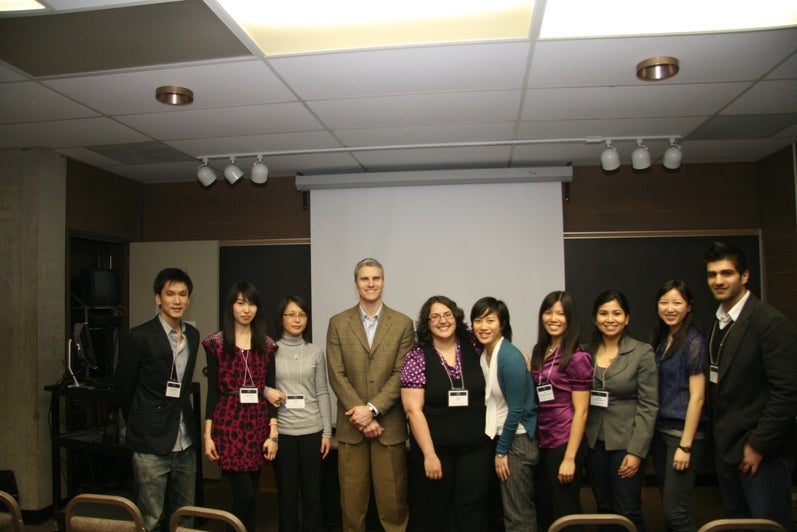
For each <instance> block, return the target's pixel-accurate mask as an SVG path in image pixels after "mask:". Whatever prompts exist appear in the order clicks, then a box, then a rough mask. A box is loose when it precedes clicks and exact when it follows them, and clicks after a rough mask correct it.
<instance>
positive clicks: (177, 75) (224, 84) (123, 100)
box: [44, 59, 295, 115]
mask: <svg viewBox="0 0 797 532" xmlns="http://www.w3.org/2000/svg"><path fill="white" fill-rule="evenodd" d="M44 84H45V85H47V86H48V87H51V88H52V89H53V90H56V91H58V92H60V93H61V94H64V95H66V96H69V97H70V98H74V99H75V100H79V101H82V102H84V103H86V104H87V105H89V106H91V107H92V108H93V109H96V110H98V111H100V112H102V113H105V114H113V115H116V114H136V113H155V112H164V113H168V112H176V111H182V110H186V109H206V108H211V107H222V106H225V105H251V104H259V103H276V102H287V101H295V98H294V96H293V94H292V93H291V92H290V91H289V90H288V88H287V87H286V86H285V85H284V84H283V83H282V82H281V81H280V80H279V79H277V77H276V76H275V75H274V73H273V72H271V70H269V69H268V68H267V67H266V66H265V65H264V64H263V63H262V62H261V61H259V60H252V59H250V60H244V61H231V62H219V63H203V64H194V65H172V66H171V67H169V68H155V69H148V70H136V71H132V72H121V73H112V74H100V75H92V76H81V77H74V78H67V79H54V80H49V81H45V82H44ZM162 85H177V86H180V87H187V88H189V89H191V90H192V91H193V92H194V103H192V104H190V105H189V106H186V107H174V106H167V105H164V104H162V103H160V102H158V101H156V100H155V89H156V88H157V87H160V86H162Z"/></svg>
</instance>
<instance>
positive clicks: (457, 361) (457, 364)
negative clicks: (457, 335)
mask: <svg viewBox="0 0 797 532" xmlns="http://www.w3.org/2000/svg"><path fill="white" fill-rule="evenodd" d="M456 345H457V347H456V350H455V351H454V368H456V369H458V370H459V380H460V383H461V384H462V386H460V387H459V388H455V387H454V381H453V380H452V379H451V373H449V371H448V367H449V366H448V364H447V363H446V359H445V358H444V357H443V355H441V354H440V351H438V350H437V348H435V353H437V356H438V357H440V363H441V364H442V365H443V369H444V370H445V372H446V377H448V382H449V383H450V384H451V389H452V390H464V389H465V368H463V367H462V355H461V353H462V352H461V350H460V348H459V341H457V344H456Z"/></svg>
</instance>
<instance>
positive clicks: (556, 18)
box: [540, 0, 797, 39]
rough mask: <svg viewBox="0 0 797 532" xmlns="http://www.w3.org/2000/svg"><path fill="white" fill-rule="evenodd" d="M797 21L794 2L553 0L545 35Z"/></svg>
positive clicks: (658, 32) (703, 30) (725, 28)
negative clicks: (596, 0) (585, 0)
mask: <svg viewBox="0 0 797 532" xmlns="http://www.w3.org/2000/svg"><path fill="white" fill-rule="evenodd" d="M794 25H797V2H795V0H756V1H755V2H750V0H744V1H742V0H721V1H711V2H709V1H705V0H697V1H696V0H667V2H664V3H662V2H640V1H639V0H603V1H601V2H584V1H583V0H548V1H547V2H546V3H545V15H544V18H543V21H542V30H541V32H540V37H541V38H543V39H564V38H577V37H611V36H620V35H667V34H678V33H707V32H718V31H740V30H757V29H766V28H780V27H785V26H794Z"/></svg>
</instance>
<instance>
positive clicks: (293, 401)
mask: <svg viewBox="0 0 797 532" xmlns="http://www.w3.org/2000/svg"><path fill="white" fill-rule="evenodd" d="M285 408H287V409H289V410H303V409H304V394H301V393H297V394H293V395H287V396H286V399H285Z"/></svg>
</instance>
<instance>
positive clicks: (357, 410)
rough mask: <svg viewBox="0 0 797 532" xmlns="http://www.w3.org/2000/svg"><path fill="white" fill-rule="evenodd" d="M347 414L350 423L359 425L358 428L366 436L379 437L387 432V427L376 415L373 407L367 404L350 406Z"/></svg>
mask: <svg viewBox="0 0 797 532" xmlns="http://www.w3.org/2000/svg"><path fill="white" fill-rule="evenodd" d="M345 414H346V416H347V417H348V418H349V423H351V424H352V425H354V426H355V427H357V430H359V431H360V432H362V433H363V435H364V436H365V437H366V438H378V437H379V436H381V435H382V433H383V432H385V429H383V428H382V425H380V424H379V422H378V421H377V420H376V418H375V417H374V414H373V412H371V409H370V408H368V407H367V406H366V405H359V406H355V407H353V408H350V409H349V410H347V411H346V412H345Z"/></svg>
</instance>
